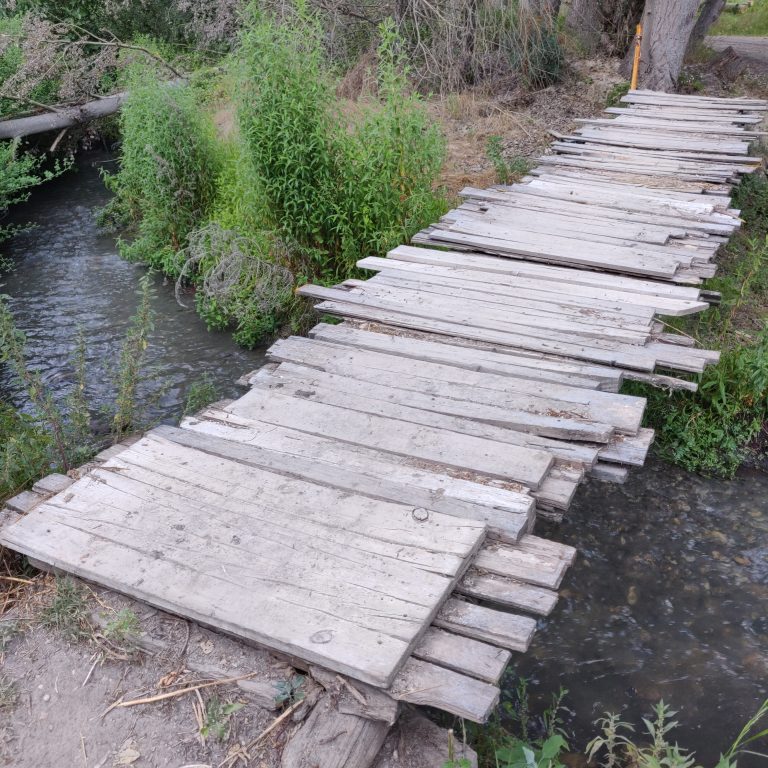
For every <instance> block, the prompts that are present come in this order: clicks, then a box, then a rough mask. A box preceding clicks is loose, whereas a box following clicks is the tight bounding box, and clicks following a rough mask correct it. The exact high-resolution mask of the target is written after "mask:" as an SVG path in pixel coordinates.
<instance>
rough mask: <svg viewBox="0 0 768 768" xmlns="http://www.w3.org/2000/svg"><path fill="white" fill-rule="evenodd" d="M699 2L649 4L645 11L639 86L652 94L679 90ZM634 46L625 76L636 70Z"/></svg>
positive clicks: (649, 1)
mask: <svg viewBox="0 0 768 768" xmlns="http://www.w3.org/2000/svg"><path fill="white" fill-rule="evenodd" d="M698 9H699V0H646V3H645V10H644V11H643V18H642V25H643V42H642V46H641V48H640V77H639V86H640V87H641V88H647V89H649V90H652V91H671V90H674V88H675V87H676V86H677V80H678V78H679V77H680V71H681V70H682V67H683V59H684V58H685V52H686V50H687V49H688V42H689V40H690V39H691V33H692V32H693V27H694V24H695V23H696V12H697V11H698ZM632 51H633V46H630V49H629V51H628V52H627V56H626V58H625V59H624V67H623V72H624V73H625V75H627V76H628V73H629V72H630V71H631V69H632Z"/></svg>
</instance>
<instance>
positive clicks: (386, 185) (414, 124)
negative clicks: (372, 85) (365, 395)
mask: <svg viewBox="0 0 768 768" xmlns="http://www.w3.org/2000/svg"><path fill="white" fill-rule="evenodd" d="M240 61H241V86H240V89H239V91H240V93H241V99H240V104H239V109H238V119H239V125H240V131H241V134H242V136H243V138H244V140H245V142H246V146H247V148H248V151H249V153H250V157H251V163H252V167H253V170H254V176H255V183H256V185H257V186H258V188H259V190H260V191H261V192H262V193H263V195H264V199H265V202H266V205H267V210H268V218H269V220H270V221H271V223H272V224H273V225H274V227H275V228H276V230H277V231H278V232H279V233H280V235H281V236H282V237H283V238H284V239H286V240H287V241H289V242H291V243H295V244H296V245H297V246H298V247H299V248H300V249H301V250H302V251H303V253H304V254H305V256H306V257H307V261H308V264H309V267H308V271H309V273H310V274H312V273H314V274H315V275H316V276H319V277H321V278H326V279H329V280H330V279H335V278H338V277H344V276H348V275H349V274H350V273H351V272H352V271H353V269H354V263H355V261H356V259H357V258H359V257H360V256H362V255H366V254H367V253H370V252H380V251H383V250H385V249H386V248H388V247H390V246H392V245H394V244H396V243H397V242H400V241H402V240H403V239H405V238H407V237H409V236H410V235H412V234H413V233H414V232H415V231H417V230H418V229H420V228H421V227H423V226H424V225H425V224H427V223H429V222H430V221H431V220H432V219H433V218H434V217H435V216H437V215H439V214H440V213H442V212H443V211H444V209H445V201H444V199H443V198H442V196H441V195H440V194H438V193H435V191H434V190H433V184H434V182H435V179H436V178H437V174H438V173H439V170H440V168H441V166H442V162H443V158H444V145H443V140H442V137H441V135H440V133H439V131H438V129H437V128H436V127H435V126H434V124H433V123H432V122H431V121H430V120H429V118H428V116H427V114H426V112H425V110H424V108H423V105H422V104H421V103H420V100H419V98H418V96H417V95H415V94H412V93H410V92H409V90H408V87H407V77H406V72H405V64H404V60H403V57H402V55H401V54H400V53H399V51H398V40H397V38H396V35H395V33H394V30H393V28H392V26H391V25H390V26H385V27H383V28H382V42H381V45H380V46H379V51H378V62H379V66H378V75H379V78H378V82H379V96H380V99H379V101H378V102H377V103H376V104H375V105H374V106H371V107H370V108H368V109H367V110H365V112H364V114H363V116H362V117H361V118H360V119H359V120H357V121H347V120H345V118H344V117H343V115H341V114H340V113H339V110H338V105H337V103H336V100H335V98H334V93H333V88H332V81H331V76H330V70H329V68H328V65H327V64H326V63H325V61H324V59H323V49H322V40H321V30H320V27H319V25H318V24H317V23H316V20H315V19H314V17H312V16H311V14H309V12H307V11H306V10H304V9H302V8H299V9H298V10H297V18H296V19H295V20H294V22H293V23H292V24H281V25H277V24H275V23H274V22H273V21H271V20H270V19H269V18H267V17H265V16H263V15H262V14H260V13H258V12H257V11H256V10H254V8H251V10H250V20H249V22H248V23H247V25H246V28H245V32H244V35H243V39H242V45H241V49H240Z"/></svg>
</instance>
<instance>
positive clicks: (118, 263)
mask: <svg viewBox="0 0 768 768" xmlns="http://www.w3.org/2000/svg"><path fill="white" fill-rule="evenodd" d="M110 162H111V159H110V157H109V156H108V155H88V156H85V157H84V158H83V159H82V160H81V163H80V167H79V171H78V172H77V173H74V174H68V175H67V176H66V177H63V178H60V179H58V180H56V181H55V182H53V183H50V184H48V185H47V186H44V187H42V188H40V189H39V190H37V191H35V193H34V197H33V199H32V200H31V201H30V202H29V203H28V204H27V205H25V206H22V207H21V208H20V209H19V211H18V212H17V214H16V215H17V216H18V217H23V219H21V220H29V221H32V222H33V223H34V224H36V228H35V229H33V230H30V231H29V232H27V233H25V234H22V235H20V236H18V237H16V238H15V239H14V241H13V242H12V243H10V244H6V245H5V246H4V248H5V252H6V253H9V254H10V255H11V256H12V257H13V258H14V259H15V261H16V270H15V271H14V272H13V273H12V274H10V275H8V276H6V277H5V278H3V280H2V281H0V282H4V284H5V285H4V288H3V289H2V290H3V292H5V293H8V294H10V295H11V297H12V308H13V311H14V314H15V316H16V319H17V322H18V324H19V326H20V328H21V329H22V330H24V332H25V333H26V334H27V337H28V340H29V349H30V352H31V355H32V359H33V363H34V365H36V366H37V367H39V368H40V369H41V371H42V372H43V374H44V376H45V379H46V380H47V381H48V382H49V384H50V385H51V386H52V387H53V388H54V389H55V390H57V391H64V390H66V388H67V387H68V386H69V385H70V383H71V380H72V375H71V372H69V371H70V367H69V366H68V362H67V361H68V358H69V356H70V354H71V350H72V346H73V343H74V339H75V336H76V335H77V329H78V327H82V328H83V329H84V332H85V335H86V339H87V342H88V368H89V374H90V382H91V384H90V388H91V395H92V397H93V400H94V402H96V403H107V402H109V400H110V397H111V393H112V385H111V383H110V382H111V371H112V369H113V367H114V364H115V361H116V357H117V354H118V351H119V348H120V343H121V340H122V337H123V334H124V332H125V328H126V325H127V322H128V319H129V317H130V316H131V314H132V313H133V311H134V309H135V306H136V302H137V296H136V290H137V285H138V281H139V278H140V277H141V275H142V274H143V269H142V268H141V267H140V266H137V265H133V264H128V263H126V262H124V261H122V260H121V259H120V258H119V257H118V255H117V251H116V248H115V241H114V239H113V238H112V237H110V236H108V235H106V234H104V233H102V232H100V231H99V229H98V228H97V227H96V225H95V224H94V219H93V215H94V211H95V210H96V209H98V208H99V207H101V206H102V205H104V203H105V202H106V201H107V200H108V197H109V194H108V192H107V191H106V190H105V189H104V187H103V185H102V183H101V181H100V179H99V177H98V168H99V166H100V165H101V164H104V163H110ZM107 167H110V166H109V165H108V166H107ZM153 307H154V309H155V312H156V313H157V317H156V322H155V326H156V327H155V332H154V335H153V339H152V344H151V346H150V348H149V350H148V361H149V364H150V366H151V368H152V369H153V374H152V377H151V380H150V381H149V382H148V383H147V384H146V389H147V392H146V393H145V395H147V396H148V397H150V399H151V400H153V401H154V404H153V406H152V411H153V415H154V417H155V418H165V419H172V418H174V417H177V416H178V414H179V412H180V410H181V407H182V403H183V400H184V396H185V392H186V390H187V388H188V386H189V383H190V381H191V380H193V379H195V378H197V377H199V376H200V375H201V374H203V373H204V372H208V373H210V375H211V376H212V377H213V380H214V382H215V384H216V387H217V390H218V392H219V394H220V396H222V397H227V396H235V395H236V394H237V388H236V387H235V385H234V380H235V379H236V378H237V377H238V376H239V375H240V374H241V373H243V372H245V371H247V370H251V369H253V368H255V367H257V366H258V365H259V364H260V363H261V361H262V359H263V355H262V353H261V352H246V351H243V350H241V349H239V348H238V347H236V346H235V345H234V344H233V343H232V341H231V339H230V338H229V337H228V336H227V335H226V334H221V333H208V332H207V331H206V330H205V327H204V325H203V323H202V322H201V321H200V320H199V319H198V317H197V316H196V315H195V313H194V312H193V311H192V310H190V309H183V308H181V307H180V306H179V305H178V304H177V303H176V301H175V299H174V296H173V289H172V286H168V285H164V284H163V283H162V281H161V280H160V279H158V280H157V281H156V286H155V295H154V298H153ZM5 387H6V390H7V391H9V392H10V394H11V396H12V397H13V398H14V399H15V400H16V402H17V403H19V404H20V405H23V404H24V398H23V396H22V395H21V394H20V393H18V392H16V391H14V390H13V389H12V387H11V386H10V385H9V382H8V381H7V380H6V381H5ZM2 388H3V382H2V380H1V379H0V391H1V390H2ZM544 532H545V533H546V534H550V533H551V535H552V536H553V538H556V539H558V540H560V541H565V542H567V543H569V544H572V545H574V546H576V547H577V548H578V549H579V552H580V555H579V558H578V561H577V563H576V565H575V566H574V568H572V569H571V571H570V573H569V575H568V576H567V578H566V581H565V583H564V584H563V588H562V595H563V597H562V599H561V601H560V604H559V606H558V608H557V609H556V611H555V613H554V614H553V615H552V616H551V617H549V618H548V619H547V620H545V621H543V622H542V624H543V625H544V626H543V627H542V628H541V629H540V631H539V632H537V633H536V636H535V640H534V644H533V646H532V648H531V650H530V652H529V653H528V654H527V655H525V656H523V657H521V658H520V659H519V660H518V662H517V667H516V669H515V672H516V673H517V674H521V675H523V676H526V677H528V678H530V679H531V690H532V697H533V701H532V704H533V705H534V707H536V706H540V705H541V704H542V703H543V702H544V701H545V700H546V699H547V698H548V696H549V695H550V694H551V693H552V692H554V691H557V690H558V689H559V688H560V686H564V687H565V688H567V689H568V691H569V693H568V696H567V698H566V704H567V706H568V708H569V710H570V711H571V713H570V714H569V713H566V721H567V722H566V726H567V728H568V730H569V731H570V732H571V733H572V734H573V735H574V743H573V744H574V746H576V747H582V746H583V745H584V743H585V741H586V740H587V739H588V738H589V737H590V735H591V734H593V733H594V728H593V726H592V721H594V720H595V719H596V718H598V717H599V716H601V715H602V714H603V713H604V712H605V711H606V710H611V711H614V712H620V713H622V715H623V717H624V719H626V720H629V721H631V722H633V723H634V724H635V726H636V727H637V726H640V725H641V723H640V717H641V716H642V715H645V714H647V713H648V712H649V710H650V707H651V705H652V704H654V703H655V702H656V701H658V700H659V699H660V698H663V699H664V700H665V701H666V702H668V703H670V704H671V705H673V707H674V708H675V709H678V710H680V717H679V719H680V720H681V721H682V722H683V723H684V725H683V726H682V727H681V728H680V729H679V732H678V734H677V736H678V738H679V740H680V742H681V744H683V745H686V746H689V747H691V748H695V749H696V750H697V753H698V757H699V758H700V759H701V760H702V761H705V762H706V763H708V764H712V763H714V761H715V760H716V759H717V757H718V754H719V752H720V751H721V750H723V749H725V748H726V746H727V745H728V744H729V743H730V741H731V740H732V739H733V737H734V736H735V735H736V733H737V732H738V730H739V729H740V727H741V725H742V723H743V722H744V721H745V720H746V719H747V718H748V717H749V716H750V715H751V714H752V712H753V711H754V710H755V709H756V708H757V706H758V704H759V703H760V702H761V701H762V700H763V699H764V698H765V697H766V696H768V476H766V475H764V474H760V473H758V472H743V473H742V474H741V475H740V476H739V477H738V479H737V480H735V481H733V482H721V481H715V480H706V479H702V478H699V477H696V476H693V475H690V474H687V473H685V472H682V471H680V470H677V469H674V468H672V467H669V466H667V465H664V464H661V463H658V462H650V463H649V464H648V465H647V466H646V467H645V468H644V469H638V470H634V471H633V472H632V473H631V476H630V480H629V482H628V483H627V484H626V485H623V486H615V485H606V484H601V483H597V482H591V483H589V484H588V485H586V486H585V487H584V488H582V489H581V491H580V492H579V494H578V496H577V499H576V502H575V503H574V505H573V507H572V509H571V511H570V512H569V514H568V515H567V517H566V520H565V522H564V523H563V524H562V525H560V526H558V527H557V528H556V529H554V530H552V531H550V532H547V531H544ZM514 685H515V680H514V679H513V678H512V676H510V678H509V679H508V680H507V686H506V692H505V695H506V696H508V697H510V696H511V693H512V689H513V688H514ZM748 764H749V759H746V760H745V761H743V762H742V764H741V765H742V768H743V767H744V766H747V765H748ZM755 764H756V763H755Z"/></svg>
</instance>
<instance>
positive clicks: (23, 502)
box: [5, 491, 45, 515]
mask: <svg viewBox="0 0 768 768" xmlns="http://www.w3.org/2000/svg"><path fill="white" fill-rule="evenodd" d="M44 499H45V496H43V494H41V493H37V492H36V491H22V492H21V493H19V494H17V495H16V496H13V497H12V498H10V499H8V501H6V502H5V506H6V507H8V509H10V510H11V511H12V512H18V513H19V514H22V515H23V514H26V513H27V512H29V511H30V510H31V509H34V507H36V506H37V505H38V504H39V503H40V502H41V501H43V500H44Z"/></svg>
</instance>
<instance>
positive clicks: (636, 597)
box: [507, 460, 768, 768]
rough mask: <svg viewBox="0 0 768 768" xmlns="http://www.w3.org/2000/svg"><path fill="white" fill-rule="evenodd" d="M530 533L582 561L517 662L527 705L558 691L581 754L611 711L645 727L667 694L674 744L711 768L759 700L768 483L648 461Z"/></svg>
mask: <svg viewBox="0 0 768 768" xmlns="http://www.w3.org/2000/svg"><path fill="white" fill-rule="evenodd" d="M539 532H541V533H543V534H544V535H546V536H550V537H552V538H555V539H557V540H559V541H563V542H566V543H568V544H571V545H573V546H575V547H577V548H578V550H579V557H578V560H577V562H576V564H575V566H574V567H573V568H572V569H571V571H570V572H569V574H568V576H567V577H566V580H565V582H564V583H563V586H562V589H561V595H562V598H561V601H560V603H559V605H558V608H556V610H555V613H554V614H553V615H552V616H551V617H550V618H548V619H547V620H546V621H545V622H544V627H543V628H541V630H540V631H539V632H537V633H536V635H535V638H534V642H533V645H532V647H531V649H530V652H529V653H528V654H526V655H525V656H524V657H522V658H521V659H520V661H519V662H518V664H517V666H516V672H517V674H520V675H522V676H525V677H529V678H531V680H532V685H531V689H532V691H533V693H534V696H536V695H538V696H540V697H541V699H542V700H535V703H536V705H537V706H541V705H542V704H544V703H545V702H544V701H543V699H545V698H546V699H548V697H549V695H550V693H551V692H554V691H557V690H558V689H559V687H560V686H561V685H562V686H563V687H565V688H567V689H568V691H569V694H568V696H567V698H566V702H567V704H568V707H569V709H571V710H573V712H574V713H575V714H572V715H571V716H570V717H569V718H568V719H569V730H570V729H572V730H573V732H574V733H575V735H576V742H578V743H576V742H575V743H574V746H581V747H583V745H584V743H585V742H586V740H588V738H590V737H591V736H592V735H594V733H595V728H594V727H593V725H592V723H593V721H594V720H596V719H597V718H599V717H601V716H602V715H603V714H604V713H605V712H606V711H612V712H620V713H622V715H623V719H624V720H627V721H629V722H631V723H633V725H634V726H635V728H636V730H640V729H642V728H643V726H642V722H641V720H640V718H641V717H642V716H644V715H647V714H648V713H649V712H650V708H651V706H652V705H653V704H654V703H656V702H657V701H658V700H659V699H663V700H664V701H665V702H666V703H668V704H670V705H672V708H673V709H675V710H678V711H679V715H678V717H677V718H676V719H678V720H679V721H680V722H681V726H680V728H679V729H677V730H676V731H674V732H673V737H674V739H676V740H677V741H679V743H680V744H681V746H685V747H687V748H689V749H693V750H695V751H696V754H697V758H698V759H699V760H700V761H702V762H703V763H704V764H705V765H713V764H714V763H715V762H716V761H717V759H718V757H719V755H720V752H721V751H723V750H725V749H727V747H728V746H729V745H730V744H731V742H732V741H733V739H734V738H735V737H736V735H737V734H738V732H739V731H740V729H741V727H742V726H743V724H744V723H745V722H746V720H748V719H749V717H750V716H751V715H752V714H754V712H755V710H756V709H757V708H758V706H759V705H760V703H761V702H762V701H763V700H765V698H766V696H768V475H766V474H763V473H760V472H757V471H743V472H741V473H740V474H739V476H738V477H737V478H736V479H735V480H733V481H730V482H726V481H719V480H712V479H706V478H702V477H698V476H696V475H692V474H689V473H687V472H684V471H682V470H680V469H677V468H675V467H671V466H669V465H667V464H664V463H662V462H660V461H655V460H652V461H649V463H648V464H647V465H646V467H645V468H643V469H634V470H633V471H632V473H631V474H630V479H629V481H628V482H627V483H626V484H625V485H622V486H618V485H611V484H604V483H599V482H595V481H591V482H589V483H588V484H586V485H585V486H583V487H582V488H581V489H580V491H579V493H578V494H577V498H576V500H575V502H574V504H573V506H572V508H571V510H570V512H569V513H568V514H567V516H566V519H565V521H564V523H563V524H562V525H560V526H557V527H553V528H552V529H551V530H546V529H545V528H543V527H542V528H541V529H540V531H539ZM513 685H514V681H513V680H510V681H508V686H507V688H508V690H509V688H510V687H511V686H513ZM739 765H740V768H746V767H747V766H750V765H755V766H756V765H763V766H764V765H766V761H765V760H760V759H759V758H752V757H747V756H745V757H742V758H741V759H740V760H739Z"/></svg>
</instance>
